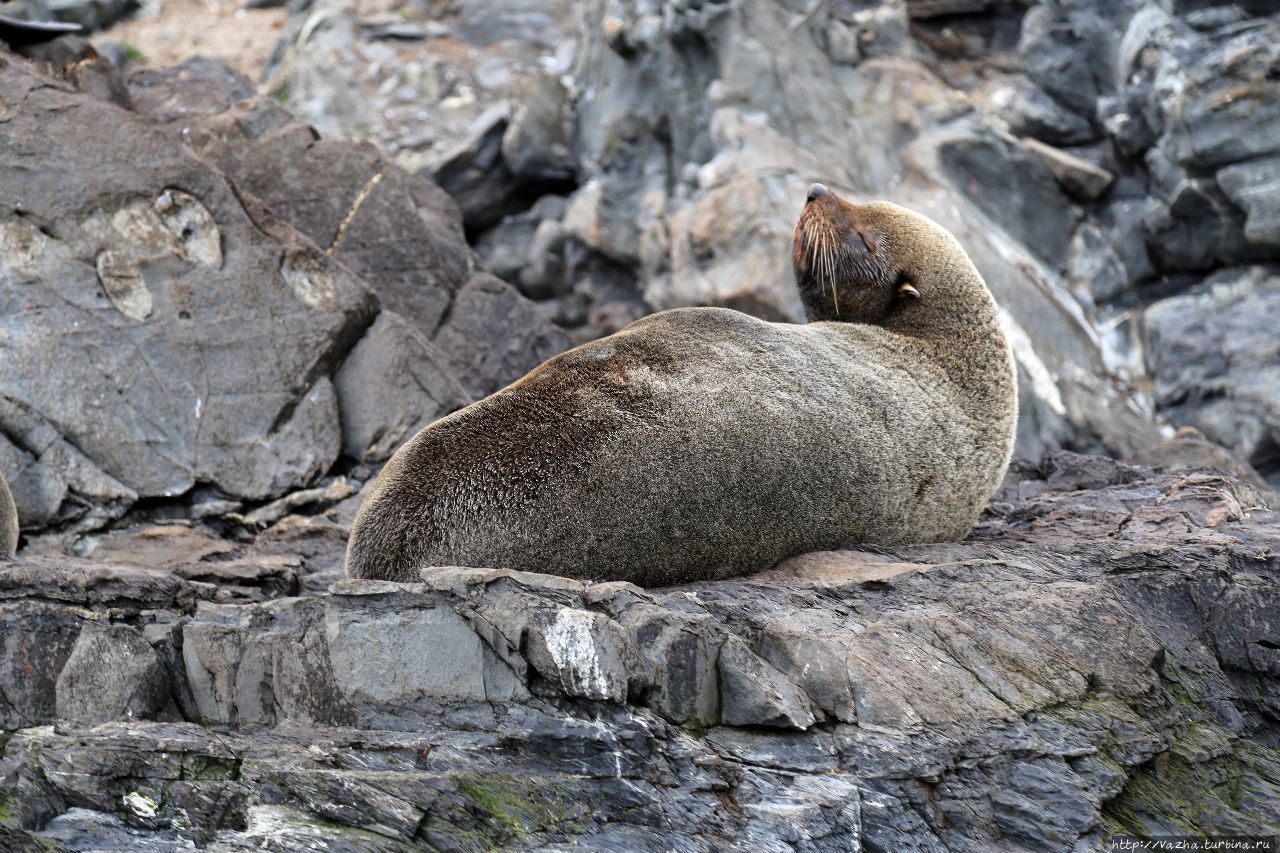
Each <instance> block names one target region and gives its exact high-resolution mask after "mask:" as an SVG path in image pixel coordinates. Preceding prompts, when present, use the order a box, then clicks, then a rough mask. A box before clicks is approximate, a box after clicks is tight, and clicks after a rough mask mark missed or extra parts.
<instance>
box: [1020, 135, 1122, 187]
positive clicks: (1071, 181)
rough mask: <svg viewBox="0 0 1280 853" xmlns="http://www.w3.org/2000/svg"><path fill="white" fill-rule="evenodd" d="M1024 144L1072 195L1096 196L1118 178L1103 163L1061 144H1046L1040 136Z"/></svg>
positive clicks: (1025, 141)
mask: <svg viewBox="0 0 1280 853" xmlns="http://www.w3.org/2000/svg"><path fill="white" fill-rule="evenodd" d="M1022 145H1023V147H1025V148H1026V149H1027V150H1028V151H1030V152H1031V153H1032V154H1034V155H1036V156H1037V157H1039V158H1040V159H1041V160H1042V161H1043V162H1044V164H1045V165H1046V166H1048V167H1049V171H1050V172H1052V173H1053V177H1054V178H1055V179H1056V180H1057V182H1058V184H1059V186H1061V187H1062V189H1063V191H1064V192H1065V193H1067V194H1068V195H1071V196H1075V197H1076V198H1081V199H1085V200H1092V199H1095V198H1097V197H1098V196H1100V195H1102V194H1103V193H1104V192H1106V191H1107V187H1109V186H1111V183H1112V181H1114V180H1115V175H1113V174H1111V173H1110V172H1108V171H1107V170H1106V169H1104V168H1102V167H1101V166H1096V165H1094V164H1093V163H1090V162H1089V161H1088V160H1084V159H1082V158H1080V157H1076V156H1075V155H1074V154H1071V153H1070V152H1067V151H1063V150H1062V149H1060V148H1054V147H1053V146H1052V145H1046V144H1044V143H1043V142H1041V141H1040V140H1038V139H1027V140H1024V141H1023V143H1022Z"/></svg>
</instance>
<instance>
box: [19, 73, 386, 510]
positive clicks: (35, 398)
mask: <svg viewBox="0 0 1280 853" xmlns="http://www.w3.org/2000/svg"><path fill="white" fill-rule="evenodd" d="M0 77H2V79H3V86H4V88H5V90H6V92H8V93H9V94H8V95H7V96H6V98H7V99H8V101H9V108H8V112H7V114H6V115H7V120H6V121H5V122H4V123H3V129H2V130H0V134H3V137H4V144H3V151H4V154H3V155H2V156H0V185H3V186H4V188H5V194H6V195H7V196H8V197H10V198H14V199H21V205H20V207H19V208H18V212H17V213H11V214H10V215H8V216H7V217H5V218H4V219H3V221H2V222H0V243H2V244H3V245H4V247H5V248H4V252H3V259H2V260H0V299H3V300H4V302H5V304H7V305H9V306H10V307H9V308H7V309H6V310H5V311H4V312H3V316H4V317H6V318H9V319H10V322H11V323H18V324H19V326H17V327H13V328H9V329H6V332H7V334H8V335H9V339H10V342H11V343H10V345H9V346H7V347H5V348H4V349H3V352H2V353H0V359H3V360H4V364H3V368H0V376H3V379H0V401H3V402H2V403H0V419H2V420H3V421H4V428H3V430H4V433H5V438H6V440H7V442H8V443H10V444H12V445H13V446H14V447H16V449H17V450H18V451H19V454H18V456H19V462H20V464H22V465H23V467H25V468H26V469H28V470H27V473H26V474H25V475H24V474H23V472H22V471H18V472H13V471H11V470H8V464H6V471H5V473H6V475H8V476H12V477H13V479H14V480H15V481H19V482H22V481H23V480H24V479H26V480H27V482H32V483H49V481H50V480H53V479H60V480H62V482H63V484H64V488H65V490H66V491H65V493H64V496H63V498H62V506H61V508H60V509H59V510H58V516H57V518H56V521H57V522H59V523H70V522H76V521H77V519H78V520H79V523H80V524H81V525H84V526H88V525H97V524H101V522H102V520H103V519H102V517H101V515H100V514H97V511H95V510H94V509H93V508H94V507H101V506H103V505H106V506H107V507H108V510H107V511H106V512H107V517H110V516H111V515H113V514H119V511H122V509H123V508H125V507H127V506H128V504H129V503H130V502H132V500H134V499H136V498H137V497H139V496H143V497H148V496H170V497H172V496H176V495H179V494H181V493H183V492H185V491H187V490H188V489H190V488H191V487H192V486H193V485H194V484H195V483H196V482H197V481H202V482H208V483H213V484H216V485H217V486H218V487H220V488H221V489H223V490H224V491H225V492H227V493H229V494H233V495H240V496H244V497H254V498H261V497H267V496H270V495H278V494H281V493H283V492H284V491H286V490H287V489H289V488H294V487H297V486H300V485H304V484H306V483H307V482H309V481H310V480H311V479H312V478H314V477H315V476H317V475H318V474H319V473H320V472H321V471H323V470H325V469H327V468H328V466H329V465H330V464H332V462H333V460H334V458H335V457H336V455H337V450H338V442H339V435H338V424H337V401H336V399H335V397H334V394H333V389H332V385H331V384H330V382H329V380H328V378H327V376H325V373H326V371H327V370H328V369H329V368H330V367H331V366H332V365H333V364H334V363H335V362H336V361H338V360H339V359H340V358H341V356H342V355H343V354H345V351H346V349H347V348H349V346H350V345H351V343H353V342H354V338H355V337H356V336H357V335H358V334H359V331H360V330H361V329H363V327H364V326H365V325H367V324H368V323H369V322H371V320H372V313H373V307H374V304H375V303H374V297H373V296H372V295H371V294H370V293H369V291H368V290H367V288H365V287H364V286H363V285H362V284H361V283H360V282H359V281H357V280H356V279H354V278H353V277H352V276H351V275H350V274H349V273H348V272H346V271H345V269H343V268H342V267H339V266H335V265H333V264H331V263H330V262H329V261H328V259H327V258H325V257H324V255H323V254H322V253H321V252H320V251H319V250H318V249H317V248H316V247H315V246H314V245H313V244H311V243H310V242H309V241H307V240H306V239H305V238H303V237H302V236H301V235H299V234H298V233H297V232H296V231H294V230H293V229H291V228H289V227H288V226H286V225H284V224H283V223H281V222H279V221H278V220H276V219H275V218H274V217H273V216H272V215H271V214H270V213H269V212H268V211H266V210H264V209H263V208H262V207H261V206H260V205H257V204H256V203H252V202H250V201H246V200H245V199H244V198H242V197H238V196H237V195H236V194H235V191H234V190H233V188H232V187H231V186H230V185H229V184H228V183H227V181H226V179H225V178H223V177H222V176H221V174H220V173H218V172H217V171H215V170H213V169H211V168H210V167H209V166H208V165H206V164H205V163H203V162H202V161H200V160H199V159H197V158H196V157H194V156H192V155H191V154H190V153H189V152H187V151H185V150H184V149H183V148H182V146H181V145H180V144H179V143H177V142H176V141H171V140H170V139H169V138H168V137H166V136H165V135H164V134H163V133H161V132H160V131H159V130H157V129H156V128H155V127H154V126H152V125H151V124H149V123H148V122H146V121H144V120H142V119H140V118H138V117H137V116H135V115H133V114H131V113H128V112H125V111H123V110H121V109H119V108H117V107H115V106H114V105H111V104H107V103H104V102H102V101H99V100H97V99H94V98H91V97H88V96H85V95H80V94H76V93H73V92H71V91H68V90H67V88H66V87H65V86H64V85H61V84H58V83H56V82H53V81H51V80H50V79H49V78H45V77H42V76H40V75H38V74H35V73H33V72H32V71H31V70H30V67H29V66H28V65H26V63H24V62H23V61H22V60H19V59H17V58H13V57H6V62H5V67H4V68H3V69H2V70H0ZM50 158H52V159H53V160H56V162H57V163H58V164H59V166H58V168H57V169H47V168H42V167H41V166H40V165H39V164H41V163H47V162H49V161H50ZM140 162H145V163H147V169H146V170H145V171H141V170H139V169H138V168H137V165H138V163H140ZM179 186H181V187H184V189H178V187H179ZM224 245H225V246H226V247H227V249H228V251H227V253H226V254H225V255H224V253H223V249H222V247H223V246H224ZM19 306H21V307H20V308H19ZM36 316H39V317H41V320H40V321H39V324H38V326H32V325H31V324H32V323H33V322H35V320H34V319H33V318H34V317H36ZM37 328H49V329H52V328H66V329H73V328H74V329H76V330H77V332H76V333H75V334H74V335H67V334H38V333H34V332H35V330H36V329H37ZM159 448H163V451H161V450H160V449H159ZM6 455H7V456H9V457H10V458H12V454H6ZM68 457H70V458H68ZM31 469H35V470H34V471H32V470H31ZM41 469H43V471H42V470H41ZM44 491H45V494H49V493H50V490H49V489H48V486H45V487H44ZM54 493H56V491H55V492H54ZM20 499H21V492H20ZM51 503H52V501H49V502H48V503H46V504H45V507H46V508H47V507H48V506H49V505H50V504H51ZM113 505H114V507H115V508H114V509H112V508H110V507H112V506H113ZM24 515H25V511H24ZM36 517H37V518H40V517H44V518H48V515H47V509H41V510H40V511H39V512H38V513H37V515H36ZM30 520H31V517H30V516H26V517H24V523H29V522H30Z"/></svg>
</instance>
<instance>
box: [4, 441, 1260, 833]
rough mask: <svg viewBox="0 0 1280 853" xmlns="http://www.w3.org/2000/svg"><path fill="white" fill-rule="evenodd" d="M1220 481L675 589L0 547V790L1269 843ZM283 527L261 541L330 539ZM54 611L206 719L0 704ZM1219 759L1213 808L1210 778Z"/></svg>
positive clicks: (1078, 501) (31, 665) (1238, 515)
mask: <svg viewBox="0 0 1280 853" xmlns="http://www.w3.org/2000/svg"><path fill="white" fill-rule="evenodd" d="M1249 494H1252V490H1251V489H1250V488H1249V487H1247V486H1244V485H1242V484H1238V483H1235V482H1234V481H1232V480H1230V479H1229V478H1227V477H1225V476H1223V475H1218V474H1206V473H1192V474H1162V475H1156V474H1153V473H1152V472H1151V471H1149V470H1147V469H1144V468H1139V467H1134V466H1126V465H1120V464H1117V463H1115V462H1113V461H1110V460H1106V459H1101V458H1097V457H1087V456H1081V455H1077V454H1068V453H1059V454H1055V455H1053V456H1051V457H1050V458H1048V459H1047V460H1045V462H1044V464H1042V465H1040V466H1025V465H1019V466H1017V467H1015V469H1014V471H1013V472H1012V474H1011V476H1010V478H1009V480H1008V481H1007V483H1006V485H1005V487H1004V488H1002V490H1001V492H1000V493H999V494H998V495H997V497H996V500H995V501H994V502H993V504H992V507H991V509H990V510H989V511H988V513H986V514H985V515H984V516H983V519H982V521H981V523H980V524H979V526H978V527H977V528H976V529H975V531H974V532H973V534H972V535H971V537H970V539H969V540H968V541H966V542H963V543H943V544H937V545H916V546H905V547H899V548H893V549H879V550H877V551H876V552H875V553H872V552H870V551H851V550H846V551H836V552H826V553H818V554H809V555H803V556H802V557H798V558H795V559H793V560H790V561H788V562H787V563H785V564H783V565H781V566H779V567H777V568H776V569H774V570H772V571H770V572H765V573H762V574H760V575H757V576H753V577H748V578H741V579H735V580H732V581H725V582H721V583H712V584H698V585H693V586H689V587H683V588H673V589H654V590H641V589H639V588H637V587H633V586H630V585H628V584H616V583H614V584H599V585H592V584H588V583H583V582H579V581H569V580H565V579H561V578H554V577H549V576H545V575H532V574H521V573H513V572H506V571H498V570H486V569H459V568H434V569H427V570H425V571H424V573H423V582H422V583H420V584H390V583H382V582H370V581H349V582H343V583H340V584H338V585H337V586H336V587H335V589H334V593H333V594H332V595H330V596H327V597H322V598H303V599H295V598H284V599H276V600H272V601H264V602H258V603H249V604H231V605H227V604H207V603H202V604H200V605H199V606H198V607H197V608H196V609H195V612H194V613H192V610H191V604H190V597H191V584H190V582H187V581H181V580H179V579H177V578H174V577H173V576H172V575H168V574H164V573H163V572H160V571H159V570H157V569H141V568H139V569H130V570H125V569H112V568H109V567H105V566H100V567H93V566H92V565H91V564H86V563H84V562H83V561H79V562H77V561H73V560H63V561H60V562H48V563H40V562H33V561H17V562H14V563H10V564H6V566H5V567H4V570H3V571H0V581H3V583H2V584H0V619H4V620H5V628H4V630H3V631H0V639H2V638H19V637H25V636H26V635H27V634H28V633H29V632H30V631H31V630H32V629H33V628H34V627H35V626H37V625H38V626H40V631H41V632H40V633H38V634H36V635H35V636H36V638H37V639H36V640H35V641H34V642H31V641H27V644H26V645H25V646H24V647H23V648H21V649H19V648H18V647H17V646H14V647H13V648H6V651H5V654H4V657H5V659H6V660H8V661H12V662H15V663H16V662H25V663H23V664H22V665H23V666H26V667H27V669H25V670H24V669H19V668H15V667H13V666H6V668H5V669H4V674H3V681H2V682H0V684H2V685H3V687H4V689H5V696H6V699H8V700H9V703H8V704H6V705H5V706H4V707H22V708H25V709H28V712H27V715H26V716H24V717H23V718H22V721H21V722H20V723H16V724H14V723H9V724H6V725H8V726H10V727H14V728H16V727H17V725H21V726H25V727H27V728H25V729H24V730H23V731H20V732H17V733H15V734H14V735H13V736H12V737H11V738H9V739H8V740H7V742H6V744H5V747H4V754H3V758H0V778H2V781H0V784H2V785H3V786H4V789H5V790H6V791H7V792H10V793H9V794H8V798H7V799H6V808H7V814H8V815H9V820H10V821H16V822H17V824H18V825H20V826H21V827H22V828H23V829H24V830H27V831H34V832H37V833H40V834H42V835H45V836H48V837H50V838H56V839H58V840H60V841H61V842H63V843H65V844H67V845H68V846H70V847H74V848H81V847H90V846H92V845H90V844H88V843H87V839H89V838H93V837H97V838H99V841H98V842H96V843H97V845H98V846H97V847H94V849H101V848H102V846H103V845H106V846H108V847H109V846H110V845H112V844H116V845H119V846H121V847H124V848H126V849H151V848H152V847H154V848H155V849H170V848H172V847H174V846H179V845H180V844H185V843H187V842H191V843H193V844H196V845H197V846H199V845H205V846H210V847H215V848H219V847H220V848H227V849H248V848H257V847H261V846H263V845H264V844H265V845H266V846H267V847H268V848H270V847H272V846H277V847H284V848H288V844H293V845H294V846H296V845H297V844H298V843H306V844H309V845H312V846H318V847H325V848H327V849H347V847H349V848H350V849H380V850H381V849H387V850H401V849H403V850H409V849H414V848H415V847H418V846H423V845H424V844H426V843H428V842H429V843H430V844H431V845H433V846H436V847H440V846H448V845H449V844H456V843H458V840H459V839H463V838H465V839H470V842H469V843H475V842H476V839H483V840H484V842H485V843H486V844H492V845H495V846H506V847H511V846H515V847H530V846H535V845H541V846H544V847H545V846H553V845H555V844H566V843H577V844H585V845H587V846H590V847H592V848H593V849H597V848H598V849H615V848H618V849H628V850H630V849H642V850H647V849H669V848H671V847H672V846H673V845H678V846H680V847H690V848H691V849H701V847H700V845H706V844H709V843H715V844H718V845H722V846H731V845H733V844H737V843H749V844H750V845H751V846H752V847H753V848H755V847H759V846H760V845H762V844H764V845H766V846H768V847H771V848H778V849H783V847H784V845H796V846H801V847H804V846H806V845H812V849H835V848H837V847H838V848H840V849H848V848H850V847H856V846H858V845H861V846H863V847H864V848H870V847H872V846H873V845H889V846H888V847H886V848H884V849H925V850H948V849H961V848H964V847H967V846H975V845H981V844H983V843H987V841H988V840H990V839H992V838H1003V839H1005V841H1006V842H1007V843H1017V844H1019V845H1020V846H1023V847H1027V848H1029V849H1069V848H1073V847H1079V848H1081V849H1084V848H1087V847H1088V846H1089V845H1091V844H1093V843H1094V841H1095V840H1096V839H1097V837H1098V834H1099V832H1106V831H1125V832H1134V831H1139V830H1140V829H1141V827H1142V825H1143V823H1142V822H1143V821H1147V822H1151V823H1158V824H1159V825H1175V824H1176V825H1179V826H1183V827H1186V828H1189V830H1190V831H1195V832H1197V833H1203V834H1206V835H1212V834H1220V833H1222V832H1226V831H1233V832H1247V833H1254V834H1257V833H1262V832H1267V831H1274V829H1275V821H1274V819H1273V818H1272V817H1270V816H1271V815H1274V814H1275V809H1274V806H1275V797H1274V794H1273V793H1272V792H1271V791H1270V788H1269V787H1267V785H1268V784H1269V783H1267V782H1266V781H1265V780H1267V779H1271V778H1275V776H1276V773H1277V772H1280V763H1278V762H1277V760H1276V758H1275V755H1274V750H1271V749H1270V748H1269V747H1268V746H1267V744H1269V743H1270V742H1271V739H1272V738H1273V737H1274V729H1275V725H1274V723H1273V722H1272V716H1273V715H1272V714H1271V710H1269V709H1272V708H1274V707H1280V706H1278V705H1276V702H1277V701H1278V700H1277V696H1280V694H1277V693H1276V688H1275V683H1274V682H1275V680H1276V677H1277V676H1276V673H1277V672H1280V668H1278V667H1277V665H1276V662H1275V660H1274V659H1273V658H1274V656H1273V655H1272V652H1271V648H1270V644H1272V643H1273V640H1275V639H1276V637H1277V632H1280V624H1276V621H1275V619H1274V614H1275V613H1276V612H1277V607H1278V606H1280V600H1278V599H1277V597H1276V591H1275V578H1274V575H1275V573H1276V566H1275V560H1274V556H1273V555H1274V551H1275V548H1276V543H1277V541H1280V522H1278V519H1277V516H1276V515H1275V514H1274V513H1271V512H1268V511H1266V510H1265V509H1262V508H1260V507H1257V506H1251V505H1250V504H1249V502H1248V501H1249V498H1248V495H1249ZM281 524H282V525H283V524H284V522H282V523H281ZM302 529H303V528H298V531H297V532H295V533H287V532H286V531H284V530H281V531H279V532H277V533H276V534H275V535H274V536H273V537H272V541H271V542H263V543H261V547H267V546H271V547H278V548H284V547H288V546H289V543H291V542H302V541H311V542H313V543H315V548H316V549H317V550H316V551H315V553H314V554H313V555H312V556H310V557H308V560H314V559H319V558H320V554H321V553H325V552H327V553H332V552H340V550H341V547H342V544H343V543H342V539H341V537H336V538H332V539H330V538H327V537H326V536H325V535H323V533H322V531H323V530H325V529H327V528H324V527H323V526H321V527H320V528H317V529H316V530H315V531H314V532H312V533H309V534H306V535H305V537H304V535H303V533H302V532H301V531H302ZM263 536H264V537H265V536H266V534H263ZM300 537H303V538H300ZM126 538H127V537H126ZM175 541H176V539H175ZM195 541H198V540H195ZM321 543H328V544H321ZM99 547H100V548H107V547H108V546H107V545H105V544H104V545H101V546H99ZM119 547H124V546H123V540H122V542H121V544H120V546H119ZM198 547H199V546H198V545H197V548H198ZM237 547H243V546H237ZM258 547H259V545H257V544H255V545H254V546H253V548H258ZM108 553H109V552H108ZM161 553H163V552H162V551H161V550H160V549H159V546H158V545H157V546H155V547H153V549H152V552H151V556H150V557H148V559H152V561H153V562H157V559H156V555H158V554H161ZM211 556H212V555H211ZM162 579H163V581H164V583H163V584H161V583H160V581H161V580H162ZM180 590H186V592H185V594H184V595H185V597H184V595H180V594H178V593H179V591H180ZM15 607H16V608H19V609H15ZM37 608H43V609H42V610H40V611H39V613H40V615H39V617H38V619H39V621H35V620H36V619H37V617H36V615H35V614H36V613H37ZM84 610H89V611H92V612H93V613H94V614H95V615H96V617H97V618H96V620H91V621H89V622H84V616H83V611H84ZM126 611H127V615H126ZM120 618H127V619H142V620H144V621H145V622H146V627H147V630H146V631H145V632H144V633H145V634H146V636H147V638H148V640H147V641H144V640H142V639H140V638H139V637H138V633H137V629H136V628H133V627H128V626H124V625H120V624H119V622H118V621H117V620H119V619H120ZM166 619H167V620H169V621H164V620H166ZM82 623H83V624H86V625H91V626H93V627H92V628H88V629H85V630H94V631H106V632H111V635H115V634H119V635H120V636H122V637H123V636H126V634H127V636H128V637H129V639H128V640H127V641H126V642H127V643H128V645H129V646H131V647H132V646H133V645H135V642H136V643H141V644H142V646H148V645H149V646H150V647H151V648H154V649H155V650H156V655H157V656H158V658H159V659H161V660H162V661H164V665H165V667H166V668H167V669H168V671H169V672H171V673H172V674H174V675H177V676H179V677H177V678H175V679H174V680H172V681H171V684H172V685H173V688H174V689H177V688H178V687H179V685H180V683H181V681H182V680H184V679H185V680H186V681H188V682H189V683H190V690H191V699H190V707H189V708H187V709H186V710H185V711H184V713H186V714H187V715H188V717H189V718H191V719H196V720H200V721H202V722H203V723H205V724H208V725H211V726H212V725H214V724H216V725H217V726H218V728H217V730H215V729H213V728H204V727H203V726H201V725H197V724H193V723H163V722H143V721H137V720H134V721H120V722H105V723H102V724H100V725H98V726H97V727H96V728H93V729H83V728H75V727H73V726H72V725H71V724H70V723H69V722H68V721H65V720H63V721H61V722H60V728H59V729H58V730H54V729H51V728H31V727H30V726H32V725H38V724H40V723H42V722H46V721H48V720H51V719H54V718H55V709H54V703H53V696H54V694H55V693H58V694H60V693H61V692H62V691H61V690H60V689H55V685H54V682H53V681H51V680H49V679H48V678H45V679H44V680H41V679H40V678H35V679H30V678H29V676H27V675H24V673H26V672H32V673H40V672H57V671H59V670H61V671H63V672H64V673H65V672H68V671H70V672H75V671H76V670H77V668H79V666H80V665H79V663H78V662H77V661H76V659H74V658H73V659H72V660H71V661H70V662H68V663H66V664H65V666H64V665H63V664H62V663H61V661H62V660H66V658H67V656H70V651H71V647H72V646H73V645H76V641H75V637H76V636H77V635H78V634H79V633H80V630H81V628H80V626H81V624H82ZM64 624H65V625H66V628H67V637H66V639H65V641H63V642H61V644H60V641H59V639H58V634H57V633H56V629H57V628H58V626H60V625H64ZM1045 626H1052V631H1047V630H1046V629H1045ZM175 637H176V638H177V641H178V645H179V646H180V653H179V654H178V655H177V656H176V657H172V656H170V652H168V651H164V650H165V649H173V648H175V646H174V645H173V639H174V638H175ZM81 642H82V643H87V642H90V641H88V640H82V641H81ZM142 646H139V647H138V650H139V651H141V649H142ZM105 651H106V650H104V654H102V655H100V656H99V658H98V659H99V660H100V661H102V662H103V663H102V666H101V668H102V669H103V670H104V671H105V672H109V673H111V674H115V675H116V676H117V677H119V676H120V675H121V674H122V673H123V672H124V671H125V670H126V669H127V666H128V665H127V664H125V663H120V662H117V661H116V659H115V658H113V657H112V656H110V655H109V654H106V653H105ZM35 652H39V654H38V655H35V656H33V653H35ZM175 667H176V669H177V671H176V672H175V670H174V668H175ZM71 677H72V676H70V675H64V676H63V679H62V681H63V682H64V683H65V682H67V681H68V680H69V679H71ZM103 677H104V679H105V678H110V675H107V674H105V673H104V676H103ZM23 678H28V680H27V681H25V682H24V681H22V679H23ZM119 680H120V681H121V682H123V681H124V679H123V678H119ZM19 686H20V687H21V689H17V688H18V687H19ZM15 698H16V699H17V700H18V704H17V705H14V703H13V700H14V699H15ZM185 701H187V700H183V702H185ZM179 704H183V703H182V702H180V703H179ZM819 715H822V716H823V717H825V719H826V722H818V721H817V720H815V719H814V718H815V717H818V716H819ZM119 716H121V717H123V716H124V713H123V712H121V713H120V714H119ZM836 721H838V722H836ZM675 723H679V724H681V725H684V726H686V728H683V729H677V728H675V727H674V725H673V724H675ZM779 726H780V727H782V729H788V728H789V729H791V730H790V731H785V730H781V729H779V728H778V727H779ZM708 727H709V728H708ZM1224 777H1229V778H1232V779H1238V780H1239V789H1238V790H1240V791H1241V792H1242V793H1241V794H1240V796H1239V797H1236V796H1235V795H1234V794H1221V795H1219V794H1218V793H1215V791H1216V789H1215V788H1214V786H1213V785H1212V784H1210V782H1209V780H1211V779H1214V778H1219V779H1220V778H1224ZM535 779H536V780H537V783H536V784H533V782H532V781H531V780H535ZM1232 790H1236V789H1232ZM926 794H927V796H928V798H929V799H928V801H929V803H930V804H931V805H930V807H929V808H920V807H919V806H920V804H921V803H922V802H924V799H923V798H924V797H925V796H926ZM1202 805H1203V808H1202V807H1201V806H1202ZM1139 815H1141V816H1143V817H1141V818H1140V817H1138V816H1139ZM285 838H287V839H288V844H286V843H285V841H284V839H285ZM695 839H696V841H695ZM344 845H345V847H344ZM360 845H364V847H363V848H362V847H361V846H360Z"/></svg>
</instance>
